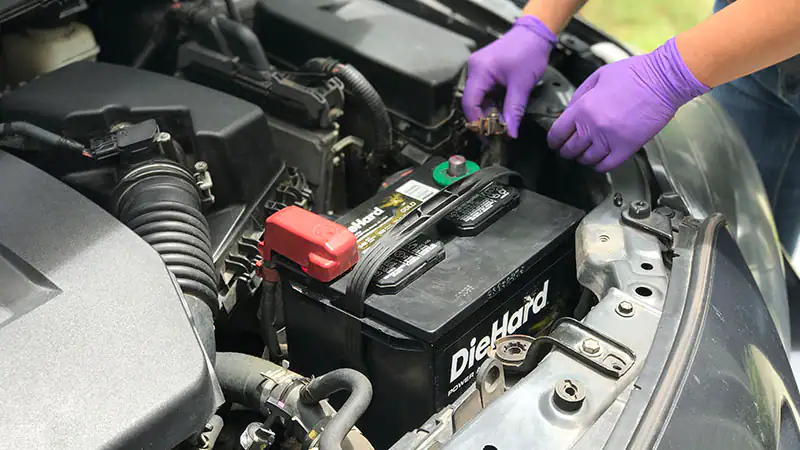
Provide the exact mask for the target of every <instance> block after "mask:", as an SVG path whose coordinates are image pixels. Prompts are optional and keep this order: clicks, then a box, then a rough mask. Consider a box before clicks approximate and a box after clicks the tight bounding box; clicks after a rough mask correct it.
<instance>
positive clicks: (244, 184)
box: [0, 62, 284, 269]
mask: <svg viewBox="0 0 800 450" xmlns="http://www.w3.org/2000/svg"><path fill="white" fill-rule="evenodd" d="M0 119H2V121H12V120H23V121H28V122H31V123H34V124H36V125H38V126H41V127H44V128H46V129H49V130H50V131H54V132H57V133H63V134H66V135H68V136H71V137H74V138H77V139H78V140H80V141H81V142H86V140H87V139H86V136H88V135H91V134H93V133H98V132H100V133H102V134H105V132H106V131H107V130H108V129H109V128H110V127H112V126H113V125H115V124H117V123H120V122H128V123H136V122H141V121H144V120H147V119H156V121H157V122H158V124H159V126H160V128H161V130H162V131H168V132H170V133H171V134H172V136H173V138H174V139H175V140H176V141H178V142H180V143H181V144H182V145H183V146H184V147H188V148H185V150H186V151H187V152H189V153H194V154H195V156H196V157H197V159H200V160H204V161H206V162H207V163H208V167H209V170H210V171H211V175H212V177H213V180H214V188H213V193H214V195H215V197H216V201H215V203H214V207H213V209H212V211H210V214H209V222H210V224H211V232H212V246H213V252H214V255H213V259H214V263H215V265H216V266H217V267H218V269H223V267H222V266H223V264H224V261H225V258H226V257H227V255H228V253H229V252H230V251H232V248H233V247H234V246H235V243H236V241H237V239H238V238H239V237H240V236H241V232H242V230H243V229H244V228H246V227H247V226H248V225H249V224H250V216H251V214H253V213H254V212H257V211H258V208H259V207H261V205H263V203H264V200H265V198H266V196H267V195H268V193H269V192H270V190H272V189H274V186H275V185H276V182H277V181H278V180H279V179H280V177H281V176H282V175H283V171H284V164H283V162H282V161H281V160H280V159H279V158H278V157H277V156H276V154H275V149H274V146H273V141H272V134H271V132H270V129H271V128H270V126H269V122H268V120H267V117H266V116H265V115H264V112H263V111H262V110H261V108H259V107H258V106H256V105H254V104H252V103H249V102H246V101H244V100H241V99H239V98H236V97H234V96H231V95H228V94H225V93H223V92H219V91H215V90H213V89H209V88H207V87H204V86H200V85H198V84H194V83H192V82H189V81H186V80H182V79H178V78H174V77H168V76H165V75H160V74H157V73H153V72H147V71H144V70H137V69H133V68H130V67H124V66H117V65H113V64H104V63H93V62H79V63H75V64H72V65H69V66H67V67H64V68H62V69H60V70H57V71H55V72H52V73H49V74H46V75H43V76H42V77H40V78H38V79H36V80H35V81H32V82H30V83H28V84H27V85H25V86H24V87H22V88H20V89H17V90H14V91H12V92H9V93H8V94H6V95H4V96H2V97H0ZM43 156H44V159H42V160H41V161H40V162H41V163H42V164H41V165H40V167H43V168H45V170H46V171H47V172H49V173H51V174H53V175H55V176H57V177H64V178H62V179H66V178H67V177H71V179H76V178H78V177H75V176H74V172H72V170H75V171H76V172H79V173H81V172H80V171H84V172H83V173H88V174H92V173H93V172H92V169H93V168H94V167H95V165H94V162H90V163H89V165H88V166H87V165H86V163H85V162H80V164H83V167H80V168H77V169H76V168H75V167H70V165H69V164H65V163H64V161H68V159H67V158H68V157H69V156H70V155H60V157H58V158H54V157H51V155H50V154H44V155H43ZM37 165H38V164H37ZM64 171H66V173H64ZM78 179H79V178H78ZM112 181H113V180H112ZM113 185H114V184H113V182H112V184H111V186H112V187H113ZM95 200H98V199H95ZM233 250H235V249H233Z"/></svg>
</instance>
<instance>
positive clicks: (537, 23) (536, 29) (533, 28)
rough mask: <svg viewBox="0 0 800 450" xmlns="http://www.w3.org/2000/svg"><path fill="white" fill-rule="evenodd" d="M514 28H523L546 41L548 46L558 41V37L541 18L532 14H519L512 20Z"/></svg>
mask: <svg viewBox="0 0 800 450" xmlns="http://www.w3.org/2000/svg"><path fill="white" fill-rule="evenodd" d="M514 28H524V29H526V30H528V31H530V32H532V33H534V34H535V35H537V36H539V37H540V38H542V39H544V40H545V41H547V42H548V43H549V44H550V46H551V47H552V46H554V45H555V44H556V42H558V37H557V36H556V35H555V33H553V31H552V30H551V29H550V28H549V27H548V26H547V25H546V24H545V23H544V22H542V20H541V19H539V18H538V17H536V16H532V15H523V16H520V17H519V18H518V19H517V20H516V21H515V22H514Z"/></svg>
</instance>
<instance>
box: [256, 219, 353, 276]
mask: <svg viewBox="0 0 800 450" xmlns="http://www.w3.org/2000/svg"><path fill="white" fill-rule="evenodd" d="M258 247H259V249H260V250H261V256H263V258H264V261H265V262H270V261H271V259H272V254H273V253H278V254H280V255H281V256H283V257H285V258H288V259H289V260H291V261H293V262H295V263H297V264H299V265H300V267H302V268H303V271H305V272H306V273H307V274H308V275H309V276H311V277H312V278H314V279H315V280H319V281H322V282H326V283H327V282H328V281H331V280H333V279H335V278H336V277H338V276H340V275H342V274H343V273H345V272H347V271H348V270H349V269H350V268H351V267H353V266H354V265H355V264H356V262H357V261H358V243H357V242H356V236H355V235H354V234H353V233H351V232H350V230H348V229H347V228H345V227H344V226H342V225H339V224H338V223H336V222H332V221H330V220H328V219H325V218H324V217H320V216H318V215H316V214H314V213H312V212H310V211H306V210H305V209H303V208H299V207H297V206H289V207H286V208H283V209H282V210H280V211H278V212H276V213H274V214H273V215H271V216H269V218H268V219H267V223H266V225H265V227H264V240H263V241H261V242H260V243H259V244H258Z"/></svg>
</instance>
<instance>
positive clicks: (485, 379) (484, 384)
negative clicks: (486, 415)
mask: <svg viewBox="0 0 800 450" xmlns="http://www.w3.org/2000/svg"><path fill="white" fill-rule="evenodd" d="M475 386H476V387H477V388H478V392H479V393H480V396H481V406H483V407H484V408H486V407H487V406H489V403H492V402H493V401H495V400H497V399H498V398H500V396H501V395H503V393H504V392H505V391H506V377H505V373H504V372H503V366H502V365H501V364H500V362H499V361H497V360H496V359H494V358H488V359H486V361H484V363H483V364H481V366H480V367H479V368H478V374H477V375H476V376H475Z"/></svg>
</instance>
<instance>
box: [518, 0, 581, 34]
mask: <svg viewBox="0 0 800 450" xmlns="http://www.w3.org/2000/svg"><path fill="white" fill-rule="evenodd" d="M587 1H588V0H530V1H529V2H528V4H527V5H525V8H523V9H522V14H523V15H529V16H536V17H538V18H539V20H541V21H542V22H543V23H544V24H545V25H547V28H549V29H550V31H552V32H553V33H555V34H558V33H559V32H560V31H561V30H563V29H564V27H565V26H567V22H569V19H570V18H571V17H572V16H573V15H575V13H576V12H578V10H579V9H581V7H583V5H584V4H585V3H586V2H587Z"/></svg>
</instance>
